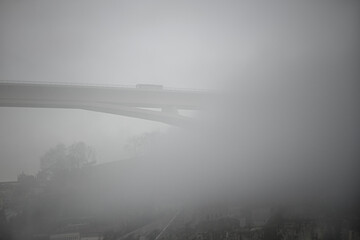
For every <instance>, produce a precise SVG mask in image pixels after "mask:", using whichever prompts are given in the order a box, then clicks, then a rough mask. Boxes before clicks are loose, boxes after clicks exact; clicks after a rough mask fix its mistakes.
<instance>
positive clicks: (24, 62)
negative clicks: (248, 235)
mask: <svg viewBox="0 0 360 240" xmlns="http://www.w3.org/2000/svg"><path fill="white" fill-rule="evenodd" d="M38 3H39V5H36V6H35V5H34V6H31V8H30V9H32V10H34V11H35V12H36V13H41V14H38V15H37V16H34V15H33V14H30V13H29V11H28V10H27V8H26V6H27V4H25V6H23V5H22V6H23V7H21V8H20V10H18V11H19V12H17V11H15V10H16V9H17V7H18V6H17V5H16V4H14V5H13V4H10V3H9V2H5V3H3V4H2V5H3V6H6V7H7V8H8V9H10V10H11V11H10V12H6V13H4V12H5V11H4V10H3V11H2V10H1V8H0V13H3V14H5V15H3V16H4V17H3V18H4V19H8V20H9V21H11V24H7V23H5V22H4V21H1V18H2V17H1V16H0V30H2V32H3V33H5V34H4V35H3V36H1V38H0V55H3V56H5V57H0V72H2V74H3V75H2V77H3V78H4V80H7V81H10V82H11V81H15V80H23V79H25V81H27V80H29V81H40V82H41V81H43V82H44V81H49V82H52V83H54V82H77V83H81V84H87V83H97V84H100V85H101V84H105V85H107V84H119V85H121V84H131V85H135V84H138V83H145V84H160V85H163V86H164V87H165V89H166V87H170V88H171V87H179V88H180V87H181V88H183V87H184V88H200V89H203V91H206V92H208V93H209V96H211V97H210V98H208V99H207V101H205V102H204V104H203V106H201V108H200V109H199V110H197V111H195V113H191V114H189V117H191V120H192V121H191V124H189V125H188V126H186V127H183V128H180V127H175V126H170V127H164V126H163V125H156V126H157V127H156V126H155V127H152V126H150V125H148V122H147V123H146V124H143V125H141V123H140V121H141V120H138V119H137V120H136V123H133V124H132V123H129V122H130V121H131V120H129V119H127V120H126V121H122V120H121V121H119V124H124V126H123V127H119V126H117V125H116V124H117V121H118V118H116V119H115V118H114V119H113V118H111V119H110V118H108V116H109V115H106V116H107V117H100V115H98V114H101V113H96V115H97V116H95V115H92V114H89V112H86V114H79V116H80V117H79V116H78V117H76V115H77V114H72V113H70V112H66V113H67V114H66V117H61V114H60V113H59V114H56V116H55V114H54V116H53V117H46V114H44V115H41V116H40V112H38V113H36V114H38V115H39V117H38V118H34V119H37V120H39V122H40V123H41V124H40V123H39V124H38V125H36V126H37V127H36V129H37V131H39V132H41V134H38V135H37V134H36V133H34V132H33V131H24V132H25V133H32V134H28V136H26V138H25V137H24V139H27V140H26V141H29V146H27V147H25V148H23V149H27V151H28V152H32V151H34V152H36V154H37V155H39V152H40V150H41V151H42V150H43V149H44V147H43V146H46V148H47V147H48V146H49V142H51V144H52V143H55V142H57V141H58V142H61V141H66V142H65V143H66V144H67V143H69V142H71V141H73V140H74V139H75V138H76V141H79V140H81V141H83V142H85V143H89V145H91V146H92V147H94V149H95V151H96V148H98V149H101V151H102V153H103V154H100V155H98V157H100V158H102V159H98V163H97V164H93V165H91V166H88V167H86V168H81V169H76V170H75V171H74V172H72V173H71V174H69V175H64V176H65V177H64V176H63V178H59V179H60V180H58V181H57V180H56V181H55V180H53V181H49V182H47V184H48V185H46V186H45V187H44V186H41V184H40V185H39V186H40V187H38V186H37V187H38V188H40V190H41V191H43V190H44V189H45V190H44V192H45V194H43V195H39V196H40V197H39V199H40V198H41V197H43V199H45V200H44V202H46V203H53V202H55V203H56V204H58V205H56V206H61V207H62V208H63V209H65V210H64V211H59V212H61V214H58V215H56V214H57V213H56V210H54V208H55V207H52V206H45V205H44V211H43V212H44V213H45V214H44V216H47V213H48V212H49V213H53V212H54V215H51V214H49V216H51V217H53V219H55V217H54V216H55V215H56V217H58V219H62V218H67V217H69V216H72V217H73V216H86V217H88V216H91V217H95V218H96V217H99V218H110V216H111V217H114V218H116V217H119V216H120V217H119V218H121V219H126V221H130V220H129V219H132V218H140V219H141V218H145V216H157V215H156V214H159V213H160V212H162V210H164V209H166V210H168V209H186V208H188V209H190V207H191V206H199V205H200V206H205V205H207V204H208V203H209V204H212V203H214V202H221V203H231V204H232V203H236V204H235V205H240V206H241V207H243V206H267V207H277V206H287V205H314V206H326V207H329V208H332V207H338V206H341V207H348V206H354V205H356V206H358V202H359V200H360V199H359V197H360V196H359V194H360V192H359V189H360V174H359V169H360V160H359V157H360V148H359V142H360V126H359V124H360V108H359V103H360V99H359V98H360V97H359V90H360V82H359V79H360V71H359V63H360V62H359V60H360V58H359V57H360V52H359V46H358V43H359V40H360V39H359V36H360V32H359V20H360V14H359V10H360V4H359V3H358V2H356V1H350V0H349V1H326V2H325V1H272V2H269V1H264V2H254V1H226V2H218V1H197V2H196V3H193V2H191V1H185V2H183V1H181V2H177V3H170V2H165V1H157V2H155V3H144V5H142V4H140V2H136V3H124V2H122V3H121V4H120V3H114V2H112V1H108V2H107V4H108V5H107V4H104V5H101V4H99V3H96V2H94V1H89V4H87V3H86V4H84V5H86V8H85V7H84V9H83V7H82V6H81V4H78V3H77V4H75V3H74V4H73V5H71V4H70V5H71V6H72V7H73V8H67V7H66V6H62V7H61V8H59V9H60V10H59V13H58V14H55V13H57V10H56V9H57V8H56V6H57V4H55V3H50V2H46V3H42V4H44V5H43V6H44V8H41V7H40V6H42V4H40V2H38ZM100 5H101V8H99V9H100V10H97V9H98V8H97V7H99V6H100ZM0 6H1V5H0ZM43 9H45V10H43ZM80 10H81V11H82V10H84V15H81V14H79V12H81V11H80ZM120 10H121V11H120ZM13 12H17V14H18V15H19V13H26V14H24V17H23V18H20V19H18V18H15V17H14V16H16V14H14V15H11V13H13ZM60 13H62V14H64V16H62V15H61V14H60ZM6 16H7V17H6ZM79 16H82V17H79ZM44 19H45V20H46V19H49V22H48V23H47V22H46V21H45V20H44ZM27 20H28V21H29V22H30V24H29V26H28V25H27V23H26V21H27ZM11 25H13V26H15V27H14V28H12V27H11ZM27 26H28V27H27ZM22 31H23V33H22ZM19 36H21V37H19ZM23 36H27V37H28V40H24V39H25V37H23ZM41 36H45V37H44V38H42V37H41ZM12 39H16V41H14V42H13V41H12ZM19 46H20V47H19ZM27 77H28V78H27ZM64 79H65V80H66V81H65V80H64ZM182 90H184V89H182ZM185 91H193V89H187V90H186V89H185ZM64 111H67V110H64ZM69 111H70V110H69ZM71 111H76V110H71ZM79 111H80V110H79ZM81 111H82V110H81ZM64 116H65V115H64ZM20 117H21V116H17V118H16V119H14V122H13V121H12V120H11V119H8V120H7V124H8V125H9V126H15V122H22V121H20V120H18V119H19V118H20ZM119 118H120V117H119ZM29 119H31V118H29ZM48 120H51V121H52V122H56V123H57V122H60V123H63V124H64V125H63V126H62V127H61V128H59V131H58V132H56V131H55V132H54V130H53V129H51V130H49V128H45V127H44V130H43V131H42V130H41V126H42V124H43V125H44V126H46V124H47V121H48ZM82 122H83V124H82ZM67 123H69V124H67ZM74 123H76V124H74ZM26 124H27V125H26V127H25V128H27V129H30V128H31V123H29V122H27V123H26ZM136 124H139V127H137V126H135V125H136ZM52 126H56V124H55V125H52ZM114 126H117V127H116V128H115V127H114ZM9 129H11V128H9ZM39 129H40V130H39ZM64 129H65V130H66V131H65V130H64ZM149 129H150V130H152V129H160V130H161V131H157V132H152V133H146V132H149V131H150V130H149ZM164 129H165V130H164ZM4 132H5V133H7V134H9V135H10V134H11V131H4ZM97 132H99V133H98V134H97ZM49 133H52V136H51V137H48V135H47V134H49ZM115 133H116V134H115ZM123 133H126V134H123ZM7 134H3V135H2V136H1V138H2V139H4V140H2V141H1V142H5V141H6V139H8V140H9V141H10V139H12V140H11V141H13V142H14V143H16V142H17V139H20V138H22V136H23V135H24V134H23V133H18V132H17V133H16V134H13V135H12V136H5V135H7ZM30 135H31V136H30ZM32 135H34V136H32ZM37 136H42V137H38V138H37ZM132 137H133V138H134V139H133V140H134V141H133V142H131V141H129V144H130V146H129V149H130V152H131V154H128V153H127V152H126V151H128V150H129V149H126V141H127V139H131V138H132ZM49 139H50V140H49ZM19 142H20V141H19ZM43 142H44V143H43ZM22 143H23V142H22ZM131 144H133V145H131ZM15 145H16V144H15ZM40 145H41V147H39V146H40ZM4 146H7V145H6V144H4ZM3 148H4V152H3V153H1V155H0V157H2V158H5V157H7V156H10V155H11V154H9V153H8V152H9V151H10V150H9V149H5V148H6V147H3ZM39 149H40V150H39ZM107 150H108V151H109V152H108V153H104V152H105V151H107ZM13 151H20V153H22V154H19V156H24V155H26V156H27V155H28V154H27V152H26V153H23V152H21V149H20V150H13ZM22 151H24V150H22ZM29 155H31V154H29ZM34 155H35V154H33V155H32V156H34ZM26 156H25V157H26ZM124 156H130V157H124ZM33 158H34V157H32V159H33ZM109 159H110V160H109ZM7 163H8V162H7ZM10 165H11V164H9V166H10ZM2 166H4V167H2V169H0V173H2V172H6V171H7V168H9V169H10V167H8V166H6V165H5V164H3V165H2ZM34 166H35V165H33V166H32V167H31V169H32V170H33V169H34V168H35V167H34ZM73 173H74V174H73ZM34 179H35V178H34ZM51 184H53V185H51ZM41 188H43V189H41ZM56 191H57V192H56ZM34 202H36V201H35V200H34ZM39 202H40V201H39ZM59 209H60V207H59ZM47 211H48V212H47ZM47 217H48V216H47ZM44 219H45V218H44ZM40 225H41V224H40ZM140 225H141V224H138V225H136V226H137V227H139V226H140ZM44 228H45V227H44ZM49 229H50V228H49ZM126 231H127V230H126ZM129 231H130V230H129Z"/></svg>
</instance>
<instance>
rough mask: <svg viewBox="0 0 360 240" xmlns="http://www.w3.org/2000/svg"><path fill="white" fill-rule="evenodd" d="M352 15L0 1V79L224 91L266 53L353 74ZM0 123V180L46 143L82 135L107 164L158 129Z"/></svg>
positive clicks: (281, 4) (270, 4) (4, 119)
mask: <svg viewBox="0 0 360 240" xmlns="http://www.w3.org/2000/svg"><path fill="white" fill-rule="evenodd" d="M358 13H359V4H358V3H357V2H356V1H90V0H86V1H85V0H78V1H48V0H46V1H39V0H33V1H13V0H0V80H1V81H39V82H76V83H90V84H91V83H93V84H118V85H135V84H137V83H151V84H162V85H164V86H167V87H174V88H200V89H226V88H227V86H228V83H229V81H228V80H229V79H230V80H234V76H241V74H240V73H242V72H243V70H246V69H248V68H252V69H257V67H259V69H261V68H260V66H261V63H259V62H262V61H263V60H264V59H265V60H266V61H269V62H271V61H276V59H277V57H278V55H281V56H284V55H285V57H284V58H285V59H286V58H291V59H296V61H298V62H299V63H300V64H303V63H304V62H307V63H308V64H310V65H311V62H310V63H309V60H311V61H313V63H316V62H323V61H330V62H331V61H339V62H341V64H340V65H339V64H335V66H339V68H341V69H342V70H344V68H342V67H343V66H344V65H349V66H352V67H350V68H351V69H354V68H353V67H354V66H356V65H357V64H358V56H359V55H358V48H357V44H358V42H359V32H358V22H359V14H358ZM338 73H339V75H341V73H340V72H338ZM236 81H242V83H241V84H245V85H246V81H248V80H247V79H244V78H241V79H236ZM270 85H271V84H270ZM266 86H267V85H266ZM0 117H1V118H0V153H1V155H0V157H1V158H0V181H5V180H15V179H16V175H17V174H19V173H20V172H21V171H25V172H26V173H36V171H37V170H38V159H39V157H40V156H41V155H42V154H43V153H44V152H45V151H46V150H48V149H49V148H50V147H53V146H54V145H56V144H57V143H61V142H63V143H65V144H71V143H72V142H74V141H79V140H83V141H85V142H86V143H88V144H89V145H92V146H94V147H95V149H96V152H97V158H98V161H99V162H106V161H114V160H118V159H119V158H121V149H122V146H123V144H124V142H126V140H127V139H128V138H129V137H130V136H132V135H137V134H141V133H143V132H149V131H154V130H165V129H166V128H167V126H165V125H163V124H160V123H153V122H149V121H145V120H138V119H131V118H126V117H122V116H113V115H109V114H102V113H92V112H86V111H76V110H55V109H54V110H44V109H20V108H19V109H13V108H0Z"/></svg>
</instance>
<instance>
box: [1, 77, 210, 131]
mask: <svg viewBox="0 0 360 240" xmlns="http://www.w3.org/2000/svg"><path fill="white" fill-rule="evenodd" d="M209 97H210V93H209V92H206V91H194V90H176V89H172V90H171V89H162V88H159V89H157V88H151V87H149V88H146V87H142V88H139V87H119V86H100V85H76V84H52V83H20V82H14V83H13V82H0V107H30V108H65V109H83V110H90V111H96V112H104V113H111V114H117V115H123V116H127V117H135V118H141V119H146V120H152V121H158V122H162V123H166V124H170V125H175V126H180V127H182V126H186V125H188V124H191V122H192V120H193V119H192V118H191V117H187V116H183V115H180V114H179V112H178V110H200V109H201V108H202V107H203V106H204V104H205V103H206V102H207V101H208V100H209Z"/></svg>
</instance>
